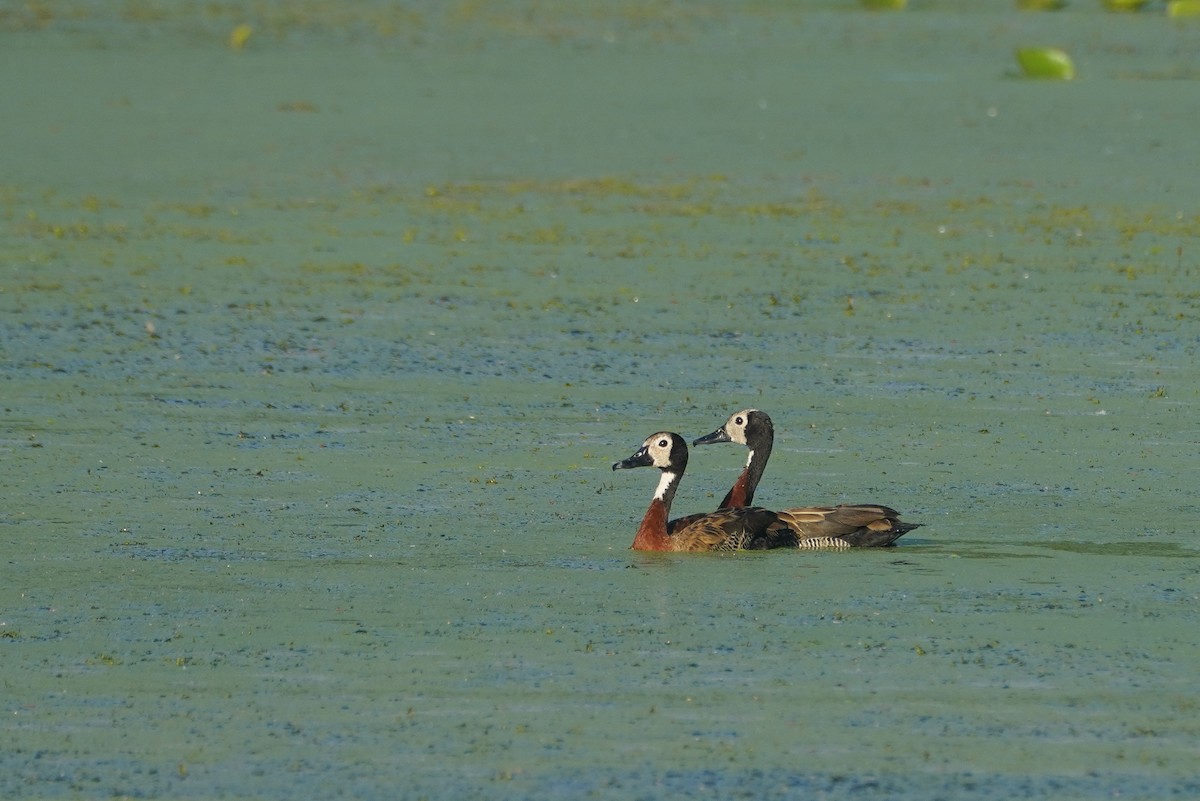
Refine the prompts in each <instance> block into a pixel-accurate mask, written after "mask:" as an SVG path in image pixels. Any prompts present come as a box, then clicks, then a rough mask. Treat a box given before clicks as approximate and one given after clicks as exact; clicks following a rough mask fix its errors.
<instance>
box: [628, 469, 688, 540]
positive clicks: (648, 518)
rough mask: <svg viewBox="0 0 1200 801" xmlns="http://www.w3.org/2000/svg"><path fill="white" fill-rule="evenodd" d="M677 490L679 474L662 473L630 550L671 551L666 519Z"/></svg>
mask: <svg viewBox="0 0 1200 801" xmlns="http://www.w3.org/2000/svg"><path fill="white" fill-rule="evenodd" d="M678 488H679V474H677V473H667V472H664V473H663V474H662V479H661V483H659V485H658V490H657V491H656V492H655V494H654V499H653V500H651V501H650V508H649V509H647V510H646V515H645V517H643V518H642V524H641V525H640V526H638V530H637V534H636V535H635V536H634V538H633V545H631V546H629V547H630V548H632V549H633V550H635V551H669V550H671V537H670V535H668V534H667V517H668V516H669V515H670V513H671V501H673V500H675V490H677V489H678Z"/></svg>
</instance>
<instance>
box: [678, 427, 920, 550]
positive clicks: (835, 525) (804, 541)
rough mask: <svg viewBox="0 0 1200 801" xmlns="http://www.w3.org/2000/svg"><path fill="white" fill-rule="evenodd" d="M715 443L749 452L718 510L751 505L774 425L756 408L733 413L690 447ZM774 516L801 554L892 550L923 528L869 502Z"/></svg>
mask: <svg viewBox="0 0 1200 801" xmlns="http://www.w3.org/2000/svg"><path fill="white" fill-rule="evenodd" d="M719 442H735V443H737V444H739V445H745V446H746V447H747V448H749V449H750V455H749V456H748V457H747V458H746V466H745V467H744V468H743V469H742V472H741V473H739V474H738V477H737V479H736V480H735V481H734V482H733V486H732V487H731V488H730V490H729V492H728V493H726V494H725V497H724V499H722V501H721V504H720V506H718V507H717V508H718V510H725V509H740V508H743V507H746V506H750V505H751V504H752V503H753V502H754V491H755V490H756V489H758V482H759V481H760V480H761V479H762V475H763V471H764V470H765V469H766V467H767V460H768V459H770V458H771V448H772V447H773V446H774V444H775V425H774V423H772V422H771V416H770V415H768V414H767V413H766V412H764V411H762V410H760V409H742V410H741V411H740V412H734V413H733V414H731V415H730V416H729V419H728V420H726V421H725V425H723V426H721V427H720V428H718V429H717V430H716V431H713V432H712V433H711V434H705V435H704V436H703V437H697V438H696V439H695V440H693V441H692V445H693V446H699V445H712V444H715V443H719ZM775 514H776V516H777V517H778V518H779V519H780V520H781V521H783V522H784V523H785V524H786V525H787V526H788V527H789V528H791V529H792V530H793V531H795V532H796V536H797V546H796V547H798V548H801V549H818V548H881V547H886V546H889V545H894V544H895V543H896V540H898V539H900V538H901V537H903V536H904V535H905V534H907V533H908V532H910V531H912V530H913V529H915V528H919V527H920V526H921V524H920V523H908V522H904V521H902V520H900V513H899V512H897V511H896V510H895V509H892V508H891V507H889V506H881V505H879V504H873V503H853V504H839V505H837V506H802V507H797V508H794V509H785V510H783V511H779V512H776V513H775Z"/></svg>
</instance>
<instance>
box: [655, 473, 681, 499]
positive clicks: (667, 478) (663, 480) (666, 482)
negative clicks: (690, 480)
mask: <svg viewBox="0 0 1200 801" xmlns="http://www.w3.org/2000/svg"><path fill="white" fill-rule="evenodd" d="M677 478H679V476H677V475H675V474H674V473H672V472H670V471H669V470H664V471H663V472H662V475H661V476H660V477H659V479H658V489H656V490H654V500H656V501H661V500H662V499H663V498H665V497H666V494H667V487H669V486H671V484H673V483H674V482H675V479H677Z"/></svg>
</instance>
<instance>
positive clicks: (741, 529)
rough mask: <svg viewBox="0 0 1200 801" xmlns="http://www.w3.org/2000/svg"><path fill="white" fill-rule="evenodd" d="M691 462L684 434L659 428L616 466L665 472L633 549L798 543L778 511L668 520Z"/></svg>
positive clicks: (714, 548)
mask: <svg viewBox="0 0 1200 801" xmlns="http://www.w3.org/2000/svg"><path fill="white" fill-rule="evenodd" d="M687 463H688V449H687V443H686V442H685V441H684V439H683V437H681V436H679V435H678V434H672V433H670V432H669V431H660V432H659V433H657V434H655V435H653V436H651V437H649V438H647V439H646V441H645V442H643V443H642V447H641V448H639V449H638V451H637V452H636V453H635V454H633V455H632V456H630V457H629V458H628V459H624V460H622V461H620V462H617V463H616V464H614V465H613V466H612V467H613V470H623V469H628V468H632V467H657V468H658V469H659V470H660V471H662V476H661V478H660V479H659V482H658V489H656V490H655V492H654V498H653V499H651V501H650V508H649V509H647V510H646V515H645V517H643V518H642V524H641V525H640V526H638V530H637V535H636V536H635V537H634V538H633V545H632V546H630V547H632V548H633V550H635V551H734V550H740V549H755V550H758V549H765V548H789V547H795V546H796V542H797V540H796V534H795V532H793V531H792V530H791V528H789V527H788V526H787V525H786V524H785V523H783V522H782V521H781V520H780V519H779V516H778V515H776V514H775V513H774V512H772V511H770V510H767V509H760V508H758V507H753V506H744V507H739V508H737V509H720V510H718V511H716V512H710V513H707V514H697V515H689V516H688V517H686V518H680V519H678V520H672V521H670V522H669V523H668V522H667V518H668V516H669V515H670V513H671V501H672V500H674V498H675V491H676V490H677V489H679V482H680V480H681V479H682V478H683V473H684V471H685V470H686V469H687Z"/></svg>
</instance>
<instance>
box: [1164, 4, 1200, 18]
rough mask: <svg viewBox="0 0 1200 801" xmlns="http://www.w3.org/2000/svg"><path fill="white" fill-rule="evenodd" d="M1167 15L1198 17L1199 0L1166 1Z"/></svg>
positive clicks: (1199, 14) (1199, 15)
mask: <svg viewBox="0 0 1200 801" xmlns="http://www.w3.org/2000/svg"><path fill="white" fill-rule="evenodd" d="M1167 16H1168V17H1200V0H1171V2H1169V3H1167Z"/></svg>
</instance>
